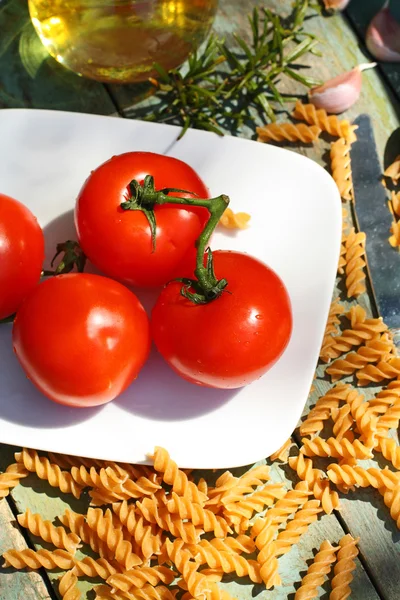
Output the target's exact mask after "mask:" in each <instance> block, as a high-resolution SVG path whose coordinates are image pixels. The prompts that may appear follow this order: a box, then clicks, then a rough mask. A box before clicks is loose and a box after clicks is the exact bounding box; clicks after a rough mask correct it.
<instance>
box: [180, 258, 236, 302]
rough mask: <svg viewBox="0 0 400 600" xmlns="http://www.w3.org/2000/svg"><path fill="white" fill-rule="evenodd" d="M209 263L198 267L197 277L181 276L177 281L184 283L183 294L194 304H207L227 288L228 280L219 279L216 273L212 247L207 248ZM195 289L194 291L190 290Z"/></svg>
mask: <svg viewBox="0 0 400 600" xmlns="http://www.w3.org/2000/svg"><path fill="white" fill-rule="evenodd" d="M206 252H207V264H206V267H205V268H204V267H202V269H201V270H200V271H199V269H198V268H196V271H195V274H196V277H197V279H189V278H188V277H180V278H178V279H175V281H180V282H181V283H183V286H182V288H181V294H182V296H184V297H185V298H187V299H188V300H191V301H192V302H194V304H207V303H208V302H211V301H212V300H216V299H217V298H218V297H219V296H220V295H221V294H222V292H223V291H227V290H225V288H226V286H227V285H228V282H227V280H226V279H220V280H218V279H217V278H216V276H215V273H214V261H213V255H212V251H211V248H207V250H206ZM190 290H193V291H190Z"/></svg>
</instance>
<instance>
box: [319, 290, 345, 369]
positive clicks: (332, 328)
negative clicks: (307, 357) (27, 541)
mask: <svg viewBox="0 0 400 600" xmlns="http://www.w3.org/2000/svg"><path fill="white" fill-rule="evenodd" d="M343 313H344V307H343V306H342V305H341V304H340V302H339V298H336V299H335V300H332V303H331V306H330V308H329V315H328V321H327V323H326V327H325V333H324V338H323V340H322V345H321V350H320V354H319V356H320V358H321V360H324V361H327V360H329V355H328V354H327V353H328V350H329V348H330V347H331V345H332V344H333V335H334V334H336V333H337V327H336V326H337V325H339V324H340V320H339V319H338V316H339V315H342V314H343Z"/></svg>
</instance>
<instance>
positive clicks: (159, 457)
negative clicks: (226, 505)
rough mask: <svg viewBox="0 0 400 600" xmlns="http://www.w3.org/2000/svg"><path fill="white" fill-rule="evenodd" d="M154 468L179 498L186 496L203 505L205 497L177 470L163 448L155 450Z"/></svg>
mask: <svg viewBox="0 0 400 600" xmlns="http://www.w3.org/2000/svg"><path fill="white" fill-rule="evenodd" d="M153 460H154V468H155V470H156V471H158V472H159V473H161V474H162V477H163V481H164V482H165V483H167V484H168V485H171V486H172V490H173V491H174V492H176V493H177V494H179V495H180V496H186V497H187V498H189V499H190V500H192V501H193V502H196V503H197V504H201V505H203V504H204V502H205V500H206V497H205V495H204V494H202V493H201V492H199V490H198V488H197V486H196V485H195V484H194V483H193V482H192V481H189V480H188V478H187V475H186V474H185V473H184V472H183V471H181V470H180V469H178V466H177V464H176V462H174V461H173V460H171V458H170V456H169V454H168V452H167V451H166V450H165V449H164V448H159V447H157V448H155V451H154V456H153Z"/></svg>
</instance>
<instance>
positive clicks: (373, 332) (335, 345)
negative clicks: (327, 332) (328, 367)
mask: <svg viewBox="0 0 400 600" xmlns="http://www.w3.org/2000/svg"><path fill="white" fill-rule="evenodd" d="M354 308H357V309H358V308H360V309H361V307H360V306H356V307H352V309H351V310H353V309H354ZM361 310H363V312H364V313H365V311H364V309H361ZM385 331H387V326H386V325H385V323H384V322H383V320H382V317H379V318H378V319H364V321H363V322H361V323H356V324H355V325H354V326H352V328H351V329H345V330H344V331H343V333H342V334H341V335H338V336H336V337H334V338H333V340H332V344H331V345H330V347H329V349H328V350H327V358H329V359H332V358H338V357H339V356H340V355H341V354H345V353H346V352H349V351H350V350H351V349H352V348H354V347H355V346H360V345H361V344H364V343H365V342H367V341H369V340H373V339H376V338H377V337H379V334H381V333H384V332H385Z"/></svg>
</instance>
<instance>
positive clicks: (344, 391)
mask: <svg viewBox="0 0 400 600" xmlns="http://www.w3.org/2000/svg"><path fill="white" fill-rule="evenodd" d="M350 392H351V388H350V386H349V385H348V384H343V383H340V384H338V385H336V386H335V387H333V388H332V389H330V390H329V391H328V392H327V393H326V394H325V395H324V396H321V397H320V398H318V400H317V402H316V403H315V406H314V408H312V409H311V410H310V412H309V413H308V415H307V417H306V419H305V421H303V423H301V425H300V435H313V434H314V433H318V432H320V431H321V430H322V429H323V427H324V423H325V421H327V420H328V419H329V418H330V417H331V414H332V409H336V408H338V407H339V404H340V402H344V401H346V399H347V397H348V395H349V393H350Z"/></svg>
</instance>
